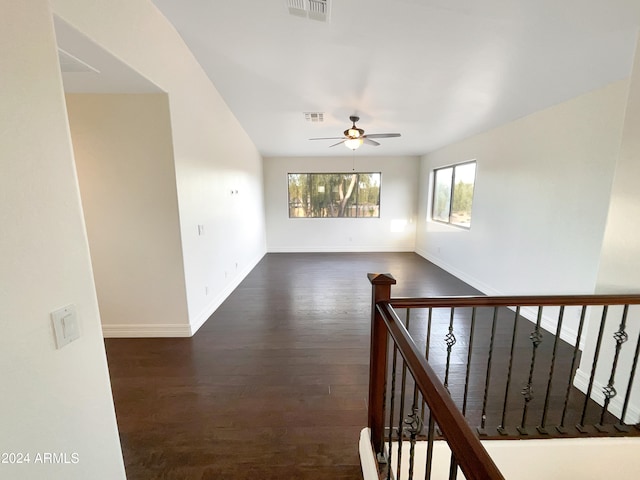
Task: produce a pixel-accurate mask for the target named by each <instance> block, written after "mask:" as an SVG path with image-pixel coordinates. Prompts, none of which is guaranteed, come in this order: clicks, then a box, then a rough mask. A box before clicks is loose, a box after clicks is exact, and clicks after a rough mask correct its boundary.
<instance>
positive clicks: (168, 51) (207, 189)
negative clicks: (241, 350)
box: [52, 0, 266, 331]
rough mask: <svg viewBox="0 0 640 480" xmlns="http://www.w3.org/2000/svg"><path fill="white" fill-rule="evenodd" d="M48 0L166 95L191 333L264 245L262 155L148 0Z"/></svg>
mask: <svg viewBox="0 0 640 480" xmlns="http://www.w3.org/2000/svg"><path fill="white" fill-rule="evenodd" d="M52 5H53V9H54V12H55V13H56V15H58V16H59V17H60V18H61V19H62V20H63V21H65V22H66V23H68V24H70V25H71V26H72V27H73V28H75V29H76V30H78V31H79V32H81V33H82V34H84V35H86V36H87V37H88V38H90V39H91V40H92V41H94V42H95V43H96V44H98V45H99V46H100V47H101V48H103V49H104V50H106V51H107V52H109V53H110V54H111V55H113V56H115V57H117V58H118V59H120V60H121V61H123V62H124V63H126V64H127V65H128V66H130V67H131V68H132V69H133V70H135V71H137V72H138V73H140V74H141V75H142V76H143V77H145V78H147V79H148V80H149V81H151V82H152V83H154V84H155V85H157V86H158V87H159V88H161V89H162V90H163V91H165V92H167V94H168V97H169V108H170V117H171V127H172V135H173V154H174V159H175V170H176V185H177V195H178V206H179V218H180V234H181V243H182V248H183V262H184V271H185V285H186V295H187V308H188V312H189V322H190V325H191V330H192V331H195V330H197V329H198V328H199V327H200V326H201V325H202V323H204V321H205V320H206V319H207V318H208V317H209V315H210V314H211V313H212V312H213V311H214V310H215V308H217V307H218V306H219V305H220V304H221V303H222V301H223V300H224V299H225V298H226V296H227V295H228V294H229V293H230V292H231V291H232V290H233V288H234V287H235V286H236V285H237V284H238V283H239V282H240V281H241V280H242V278H243V277H244V276H245V275H246V274H247V273H248V272H249V271H250V270H251V268H253V266H254V265H255V264H256V263H257V262H258V261H259V260H260V259H261V258H262V256H263V255H264V253H265V252H266V236H265V223H264V203H263V202H264V201H263V198H264V196H263V188H262V159H261V157H260V155H259V153H258V151H257V150H256V148H255V146H254V145H253V143H252V142H251V140H250V139H249V137H248V136H247V134H246V133H245V131H244V130H243V129H242V128H241V126H240V124H239V123H238V122H237V120H236V119H235V117H234V116H233V115H232V113H231V111H230V110H229V109H228V107H227V106H226V104H225V103H224V101H223V100H222V98H221V97H220V95H219V94H218V92H217V90H216V89H215V87H214V86H213V85H212V83H211V81H210V80H209V78H207V76H206V75H205V73H204V72H203V71H202V68H201V67H200V65H199V64H198V63H197V62H196V60H195V59H194V58H193V55H192V54H191V52H190V51H189V50H188V48H187V47H186V45H185V44H184V42H183V41H182V39H181V38H180V36H179V35H178V33H177V32H176V30H175V29H174V28H173V26H172V25H171V24H170V23H169V22H168V21H167V20H166V19H165V18H164V17H163V16H162V15H161V13H160V12H159V11H158V10H157V8H155V6H154V5H153V4H152V3H151V2H150V1H149V0H96V1H92V2H77V1H75V0H52ZM236 190H237V191H238V193H237V194H235V193H234V194H231V192H232V191H234V192H235V191H236ZM198 225H204V235H199V234H198Z"/></svg>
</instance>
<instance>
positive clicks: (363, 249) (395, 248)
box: [267, 245, 414, 253]
mask: <svg viewBox="0 0 640 480" xmlns="http://www.w3.org/2000/svg"><path fill="white" fill-rule="evenodd" d="M376 252H392V253H404V252H410V253H413V252H414V250H413V247H412V246H409V245H407V246H404V247H398V246H387V247H381V246H379V245H377V246H370V247H365V246H360V247H356V246H353V245H344V246H341V247H327V246H322V247H293V246H292V247H269V248H268V249H267V253H376Z"/></svg>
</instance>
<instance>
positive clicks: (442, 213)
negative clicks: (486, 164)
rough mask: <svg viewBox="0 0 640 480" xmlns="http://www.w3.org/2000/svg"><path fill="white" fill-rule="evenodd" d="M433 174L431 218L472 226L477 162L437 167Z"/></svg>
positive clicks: (460, 225) (462, 225)
mask: <svg viewBox="0 0 640 480" xmlns="http://www.w3.org/2000/svg"><path fill="white" fill-rule="evenodd" d="M433 175H434V179H433V203H432V209H431V218H432V219H433V220H435V221H438V222H444V223H450V224H452V225H457V226H459V227H465V228H471V206H472V204H473V186H474V184H475V178H476V162H467V163H460V164H458V165H453V166H450V167H444V168H437V169H435V170H434V171H433Z"/></svg>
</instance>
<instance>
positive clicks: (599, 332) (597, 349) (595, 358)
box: [576, 305, 609, 433]
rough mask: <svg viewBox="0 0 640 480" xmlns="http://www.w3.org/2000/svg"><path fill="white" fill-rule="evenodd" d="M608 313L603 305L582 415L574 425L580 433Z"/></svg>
mask: <svg viewBox="0 0 640 480" xmlns="http://www.w3.org/2000/svg"><path fill="white" fill-rule="evenodd" d="M608 312H609V307H608V306H607V305H604V306H603V307H602V317H601V318H600V329H599V330H598V339H597V340H596V350H595V352H594V353H593V362H592V364H591V375H590V376H589V386H588V387H587V393H586V394H585V397H584V405H583V406H582V415H581V416H580V423H579V424H578V425H576V428H577V429H578V431H579V432H581V433H587V430H586V429H585V428H584V420H585V418H586V416H587V406H588V405H589V400H590V399H591V392H592V390H593V381H594V379H595V376H596V366H597V365H598V358H599V357H600V347H601V346H602V336H603V335H604V326H605V324H606V323H607V313H608Z"/></svg>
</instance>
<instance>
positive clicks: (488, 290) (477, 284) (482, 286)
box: [416, 249, 503, 296]
mask: <svg viewBox="0 0 640 480" xmlns="http://www.w3.org/2000/svg"><path fill="white" fill-rule="evenodd" d="M416 253H417V254H418V255H420V256H421V257H423V258H424V259H426V260H428V261H430V262H431V263H433V264H435V265H437V266H438V267H440V268H442V269H443V270H445V271H447V272H448V273H450V274H451V275H453V276H454V277H457V278H459V279H460V280H462V281H463V282H465V283H468V284H469V285H471V286H472V287H473V288H475V289H477V290H480V291H481V292H482V293H484V294H485V295H491V296H498V295H503V294H502V293H501V292H499V291H498V290H496V289H494V288H492V287H490V286H489V285H487V284H486V283H483V282H481V281H480V280H478V279H477V278H475V277H472V276H471V275H467V274H466V273H465V272H463V271H462V270H458V269H457V268H456V267H453V266H451V265H449V264H448V263H446V262H445V261H443V260H442V259H441V258H439V257H436V256H434V255H432V254H430V253H429V252H427V251H425V250H421V249H417V250H416Z"/></svg>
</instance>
